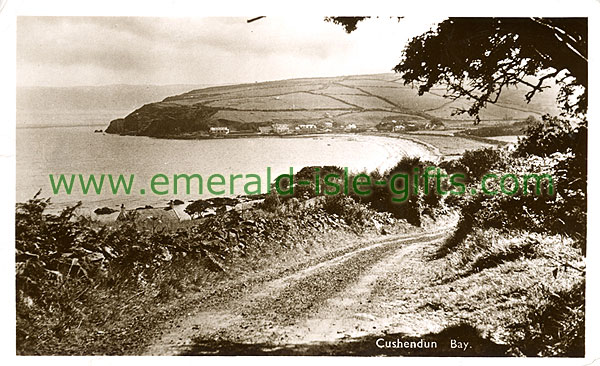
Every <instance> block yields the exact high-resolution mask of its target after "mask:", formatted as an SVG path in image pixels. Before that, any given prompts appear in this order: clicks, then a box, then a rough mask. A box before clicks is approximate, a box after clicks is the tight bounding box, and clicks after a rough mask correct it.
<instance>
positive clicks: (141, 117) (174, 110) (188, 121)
mask: <svg viewBox="0 0 600 366" xmlns="http://www.w3.org/2000/svg"><path fill="white" fill-rule="evenodd" d="M217 111H218V110H217V109H215V108H211V107H207V106H204V105H201V104H194V105H187V106H186V105H181V104H175V103H169V102H159V103H151V104H146V105H144V106H143V107H141V108H139V109H137V110H135V111H134V112H133V113H131V114H129V115H128V116H127V117H125V118H119V119H116V120H113V121H112V122H110V125H109V126H108V128H107V129H106V132H107V133H113V134H120V135H138V136H152V137H169V136H178V135H184V134H193V133H198V132H205V131H207V130H208V129H209V126H212V125H215V124H218V123H219V121H218V120H215V119H214V118H213V116H214V115H215V113H216V112H217Z"/></svg>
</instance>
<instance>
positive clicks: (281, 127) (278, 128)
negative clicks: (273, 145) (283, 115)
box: [271, 123, 290, 135]
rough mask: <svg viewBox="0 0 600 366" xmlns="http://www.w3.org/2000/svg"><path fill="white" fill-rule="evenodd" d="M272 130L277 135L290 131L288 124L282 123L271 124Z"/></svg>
mask: <svg viewBox="0 0 600 366" xmlns="http://www.w3.org/2000/svg"><path fill="white" fill-rule="evenodd" d="M271 127H272V128H273V132H274V133H276V134H278V135H283V134H286V133H289V132H290V126H288V125H286V124H283V123H274V124H273V125H272V126H271Z"/></svg>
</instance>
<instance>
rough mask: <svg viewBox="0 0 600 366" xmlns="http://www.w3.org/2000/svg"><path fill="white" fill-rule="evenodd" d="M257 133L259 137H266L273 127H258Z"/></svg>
mask: <svg viewBox="0 0 600 366" xmlns="http://www.w3.org/2000/svg"><path fill="white" fill-rule="evenodd" d="M258 132H259V133H260V134H261V135H268V134H270V133H273V127H271V126H260V127H258Z"/></svg>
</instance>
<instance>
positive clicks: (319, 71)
mask: <svg viewBox="0 0 600 366" xmlns="http://www.w3.org/2000/svg"><path fill="white" fill-rule="evenodd" d="M250 18H252V16H249V17H246V18H224V17H211V18H173V17H171V18H150V17H19V18H18V20H17V84H18V85H20V86H23V85H45V86H73V85H104V84H154V85H157V84H225V83H240V82H254V81H265V80H277V79H288V78H295V77H309V76H335V75H351V74H364V73H380V72H389V71H390V70H391V69H392V67H393V66H394V65H396V63H397V62H398V61H399V60H400V57H401V53H402V49H403V48H404V45H405V43H406V42H407V40H408V39H410V37H412V36H415V35H417V34H421V33H423V32H424V31H426V30H428V29H430V28H431V27H432V26H433V25H434V24H436V22H438V21H441V20H442V19H443V18H440V17H437V18H435V17H429V18H427V17H410V16H409V17H406V18H404V19H402V20H401V21H400V22H398V21H397V20H396V19H389V18H379V19H371V20H366V21H364V22H361V23H359V25H358V30H357V31H355V32H353V33H351V34H346V33H345V32H344V30H343V28H342V27H341V26H339V25H335V24H332V23H327V22H324V21H323V17H322V16H315V17H311V18H307V17H303V18H293V17H287V18H283V17H271V16H269V17H266V18H263V19H260V20H257V21H254V22H252V23H247V22H246V20H247V19H250Z"/></svg>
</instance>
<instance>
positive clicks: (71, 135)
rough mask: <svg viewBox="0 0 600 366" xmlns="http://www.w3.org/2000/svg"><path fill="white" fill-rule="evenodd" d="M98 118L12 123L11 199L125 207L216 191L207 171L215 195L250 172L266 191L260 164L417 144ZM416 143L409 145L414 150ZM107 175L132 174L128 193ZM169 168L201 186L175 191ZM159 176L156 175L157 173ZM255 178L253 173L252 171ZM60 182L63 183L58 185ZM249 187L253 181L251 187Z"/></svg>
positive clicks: (302, 162) (364, 157)
mask: <svg viewBox="0 0 600 366" xmlns="http://www.w3.org/2000/svg"><path fill="white" fill-rule="evenodd" d="M105 127H106V126H97V125H95V126H91V125H88V126H43V125H42V126H40V125H34V126H19V125H17V129H16V147H17V149H16V178H17V182H16V187H17V188H16V200H17V202H24V201H26V200H28V199H30V198H32V197H34V195H35V194H36V193H37V192H38V191H40V190H41V194H40V197H44V198H50V202H51V205H50V206H49V211H53V210H61V209H63V208H65V207H67V206H70V205H73V204H76V203H77V202H79V201H81V202H82V207H85V208H89V209H92V210H93V209H95V208H100V207H110V208H118V207H120V206H121V205H122V204H124V205H125V207H126V208H128V209H133V208H137V207H141V206H145V205H151V206H153V207H161V206H166V205H167V204H168V202H169V201H170V200H173V199H179V200H182V201H184V202H186V203H187V202H191V201H193V200H197V199H206V198H211V197H215V196H220V194H213V193H210V192H209V191H208V190H207V187H206V183H207V179H208V177H209V176H210V175H213V174H221V175H223V176H224V177H225V179H226V180H227V182H226V185H225V186H223V187H220V186H214V187H217V188H218V189H215V190H222V189H225V192H224V193H223V194H222V196H235V195H239V194H243V193H244V184H245V183H247V182H248V181H249V180H244V179H241V180H236V181H235V183H234V185H233V190H232V185H230V184H229V181H230V180H229V178H230V176H231V175H239V174H241V175H243V176H246V175H248V174H255V175H258V176H259V177H260V179H261V187H262V188H261V190H262V191H263V192H264V191H266V187H267V168H270V171H271V174H270V175H271V179H272V180H273V179H274V178H275V177H276V176H278V175H279V174H284V173H289V171H290V168H292V169H293V171H294V172H297V171H298V170H300V169H301V168H303V167H306V166H315V165H335V166H340V167H348V168H349V170H350V171H362V170H366V171H373V170H376V169H378V170H385V169H387V168H389V167H391V166H393V164H394V163H395V162H397V161H398V160H400V158H401V157H402V156H403V155H406V154H407V152H414V151H419V147H415V146H409V147H407V144H408V145H410V144H411V142H409V141H404V140H400V139H395V138H389V137H377V136H366V135H353V134H340V135H318V136H306V137H251V138H236V139H205V140H176V139H158V138H150V137H141V136H118V135H112V134H106V133H97V132H95V130H98V129H103V128H105ZM415 149H416V150H415ZM60 174H64V175H65V177H66V178H67V181H69V180H70V176H71V175H73V174H74V175H76V178H75V181H74V184H73V189H72V191H71V193H70V194H67V193H66V192H65V190H64V189H61V190H60V191H59V192H54V190H53V187H52V184H51V180H50V175H54V177H55V181H57V179H58V175H60ZM80 174H81V175H82V177H83V178H84V182H86V183H87V182H88V181H87V179H88V177H89V176H90V175H91V174H95V175H96V178H97V180H99V178H100V175H101V174H105V181H104V187H103V189H102V191H101V192H100V194H97V193H96V192H95V191H94V190H93V189H91V190H90V191H88V193H87V194H84V193H83V191H82V189H81V186H80V183H79V175H80ZM109 174H112V175H113V177H114V178H115V181H116V179H117V177H118V175H120V174H122V175H123V176H124V177H125V179H126V181H127V182H129V176H130V175H133V176H134V179H133V188H132V190H131V192H130V193H129V194H126V193H125V192H123V191H122V190H121V191H120V192H119V193H117V194H114V193H113V192H112V191H111V190H110V187H109V186H108V183H109V182H108V175H109ZM157 174H164V175H165V176H166V177H167V179H169V181H170V182H169V183H168V184H167V185H164V186H157V187H159V189H158V190H159V191H161V192H163V193H164V192H165V191H166V192H167V193H166V194H161V195H159V194H155V193H154V192H152V191H151V189H150V181H151V179H152V177H153V176H155V175H157ZM174 174H188V175H192V174H198V175H200V176H201V177H202V178H203V180H204V187H203V191H202V193H199V192H198V190H197V185H194V184H192V186H191V188H192V189H191V191H190V192H189V194H188V192H186V190H185V184H184V183H185V182H184V181H181V180H180V181H179V183H180V184H179V186H178V187H179V188H180V189H179V192H178V193H177V194H175V193H174V192H173V186H172V185H173V183H172V181H173V175H174ZM159 180H160V181H161V182H164V180H163V179H159ZM252 180H253V181H256V178H254V179H252ZM63 188H64V187H63ZM251 189H252V190H255V189H256V186H252V187H251Z"/></svg>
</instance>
